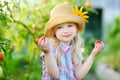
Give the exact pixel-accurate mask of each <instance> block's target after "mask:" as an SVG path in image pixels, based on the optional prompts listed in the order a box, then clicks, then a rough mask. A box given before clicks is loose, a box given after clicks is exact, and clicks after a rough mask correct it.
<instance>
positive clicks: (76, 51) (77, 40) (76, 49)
mask: <svg viewBox="0 0 120 80" xmlns="http://www.w3.org/2000/svg"><path fill="white" fill-rule="evenodd" d="M76 26H77V25H76ZM54 32H55V31H54V29H53V31H52V33H53V34H52V37H51V38H52V40H53V41H54V43H55V46H56V53H57V56H56V61H57V64H58V63H59V61H60V59H61V57H62V55H63V51H62V50H61V48H60V46H59V44H60V41H59V40H58V39H57V38H56V36H55V33H54ZM72 42H73V43H74V45H73V50H72V62H73V64H75V66H77V65H78V63H81V62H82V61H81V58H82V53H81V50H80V49H81V48H82V47H83V39H82V38H81V37H80V34H79V32H78V31H77V35H76V36H75V37H74V39H73V40H72ZM76 57H77V58H76ZM78 58H79V59H78Z"/></svg>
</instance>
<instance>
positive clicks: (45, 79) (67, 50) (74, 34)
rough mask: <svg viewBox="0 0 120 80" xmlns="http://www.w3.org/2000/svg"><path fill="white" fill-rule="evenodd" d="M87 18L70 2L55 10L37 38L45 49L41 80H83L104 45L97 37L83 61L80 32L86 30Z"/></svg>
mask: <svg viewBox="0 0 120 80" xmlns="http://www.w3.org/2000/svg"><path fill="white" fill-rule="evenodd" d="M85 21H86V20H85V18H84V17H83V16H80V15H77V14H75V12H74V11H73V8H72V6H71V5H69V4H66V3H61V4H58V5H57V6H55V7H54V8H53V9H52V11H51V13H50V19H49V21H48V22H47V23H46V25H45V36H43V37H41V38H40V39H39V41H38V45H39V47H40V48H41V50H42V51H43V52H42V54H41V59H42V61H43V76H42V80H82V79H83V78H84V77H85V75H86V74H87V73H88V71H89V70H90V68H91V66H92V63H93V61H94V59H95V57H96V55H98V54H99V53H100V52H101V51H102V50H103V48H104V44H103V42H102V41H100V40H98V41H97V42H96V43H95V47H94V49H93V50H92V52H91V54H90V56H89V57H88V58H87V60H86V61H85V62H84V63H82V52H81V48H82V39H81V38H80V36H79V32H81V31H82V30H83V29H84V26H85Z"/></svg>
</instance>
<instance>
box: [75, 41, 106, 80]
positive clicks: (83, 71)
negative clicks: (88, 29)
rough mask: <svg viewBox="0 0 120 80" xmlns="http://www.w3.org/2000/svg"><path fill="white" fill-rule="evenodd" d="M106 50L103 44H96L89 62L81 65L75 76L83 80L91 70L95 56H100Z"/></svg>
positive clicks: (88, 59)
mask: <svg viewBox="0 0 120 80" xmlns="http://www.w3.org/2000/svg"><path fill="white" fill-rule="evenodd" d="M103 48H104V44H103V42H101V41H100V42H99V43H98V42H96V44H95V48H94V49H93V51H92V52H91V54H90V56H89V57H88V58H87V60H86V61H85V62H84V64H82V65H81V64H79V65H78V66H77V68H76V70H75V76H76V78H77V79H78V80H82V79H83V78H84V77H85V76H86V74H87V73H88V71H89V70H90V68H91V66H92V64H93V62H94V59H95V56H96V55H98V54H99V53H100V52H101V51H102V50H103Z"/></svg>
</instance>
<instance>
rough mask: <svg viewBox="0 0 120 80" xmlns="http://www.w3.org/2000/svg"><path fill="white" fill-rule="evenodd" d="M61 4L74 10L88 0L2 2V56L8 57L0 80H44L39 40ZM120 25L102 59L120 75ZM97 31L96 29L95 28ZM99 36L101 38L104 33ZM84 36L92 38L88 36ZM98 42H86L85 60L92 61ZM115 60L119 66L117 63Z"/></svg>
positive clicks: (115, 26) (113, 29)
mask: <svg viewBox="0 0 120 80" xmlns="http://www.w3.org/2000/svg"><path fill="white" fill-rule="evenodd" d="M61 2H68V3H70V4H72V5H74V6H76V5H78V6H84V3H85V0H10V1H6V0H2V1H0V52H2V53H4V54H5V59H4V61H0V66H1V67H2V69H3V75H2V76H0V80H41V75H42V62H41V60H40V58H39V57H40V53H41V50H40V49H39V47H38V46H37V44H36V41H35V40H36V39H37V38H39V37H41V36H43V35H44V26H45V23H46V22H47V21H48V19H49V12H50V10H51V9H52V8H53V7H54V6H55V5H56V4H58V3H61ZM86 10H88V11H90V12H91V13H95V14H97V12H96V11H95V10H94V9H87V8H86ZM90 21H92V20H90ZM93 22H94V21H93ZM98 22H99V20H98ZM90 25H92V24H89V23H88V26H90ZM119 25H120V17H118V18H117V19H116V20H115V23H114V24H113V25H112V26H110V27H111V30H110V33H108V34H109V35H110V36H109V37H108V38H107V39H106V40H105V44H106V46H107V47H106V49H105V51H104V52H103V53H105V54H106V53H108V54H106V55H104V54H103V55H101V56H102V57H103V56H104V57H103V58H102V60H103V61H105V62H107V63H109V64H110V65H111V67H112V68H114V69H116V70H119V71H120V66H119V65H117V64H119V62H120V54H119V52H120V50H119V48H120V46H118V45H119V43H120V42H119V39H120V31H119V30H120V26H119ZM88 29H89V28H88ZM93 29H95V28H94V27H93ZM98 29H99V28H98ZM94 33H95V32H94ZM97 34H98V35H100V33H97ZM98 35H96V34H95V36H97V39H98V38H99V39H100V37H98ZM83 36H84V37H85V38H86V37H88V36H87V35H84V32H83ZM113 37H114V38H113ZM95 40H96V37H94V36H93V35H92V37H90V39H87V41H85V44H86V45H85V51H84V55H85V57H88V55H89V53H90V51H91V50H92V48H93V46H94V45H93V43H94V42H95ZM112 41H115V42H114V43H113V42H112ZM111 46H113V47H111ZM108 55H109V56H108ZM101 56H100V58H101ZM106 56H107V57H106ZM108 60H109V61H108ZM114 60H115V61H116V63H114ZM112 63H114V64H112ZM96 65H97V62H95V64H94V66H96ZM94 66H93V68H92V69H91V70H92V71H94ZM85 80H87V79H85ZM88 80H89V79H88Z"/></svg>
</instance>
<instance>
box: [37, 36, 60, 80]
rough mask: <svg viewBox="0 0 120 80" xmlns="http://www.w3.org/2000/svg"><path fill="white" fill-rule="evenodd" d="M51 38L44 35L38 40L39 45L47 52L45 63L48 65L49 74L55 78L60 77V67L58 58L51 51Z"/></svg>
mask: <svg viewBox="0 0 120 80" xmlns="http://www.w3.org/2000/svg"><path fill="white" fill-rule="evenodd" d="M49 45H50V44H49V40H48V39H47V38H46V37H42V38H40V39H39V41H38V46H39V47H40V48H41V49H42V51H43V52H44V54H45V64H46V67H47V71H48V74H49V75H50V76H51V77H52V78H55V79H58V76H59V69H58V66H57V62H56V59H55V58H54V57H53V55H52V54H51V53H50V52H51V51H50V46H49Z"/></svg>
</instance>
